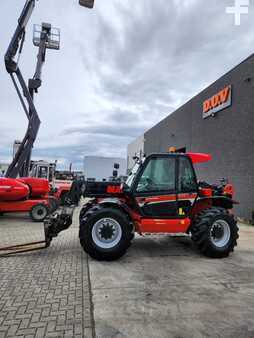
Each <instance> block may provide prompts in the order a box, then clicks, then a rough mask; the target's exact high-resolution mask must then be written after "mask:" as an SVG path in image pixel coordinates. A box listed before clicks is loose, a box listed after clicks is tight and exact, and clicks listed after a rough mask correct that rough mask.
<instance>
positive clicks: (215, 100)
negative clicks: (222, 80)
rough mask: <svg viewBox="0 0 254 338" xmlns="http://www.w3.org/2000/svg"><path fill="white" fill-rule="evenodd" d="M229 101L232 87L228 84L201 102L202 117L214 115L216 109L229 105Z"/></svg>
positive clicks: (230, 100)
mask: <svg viewBox="0 0 254 338" xmlns="http://www.w3.org/2000/svg"><path fill="white" fill-rule="evenodd" d="M231 102H232V87H231V86H228V87H226V88H224V89H222V90H221V91H220V92H219V93H218V94H216V95H214V96H213V97H211V98H210V99H208V100H206V101H205V102H204V103H203V118H204V119H205V118H207V117H209V116H214V115H215V113H217V112H218V111H221V110H222V109H225V108H227V107H229V106H231Z"/></svg>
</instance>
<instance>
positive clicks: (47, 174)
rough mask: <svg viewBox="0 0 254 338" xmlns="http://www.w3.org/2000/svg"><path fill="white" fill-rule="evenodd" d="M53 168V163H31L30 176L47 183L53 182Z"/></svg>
mask: <svg viewBox="0 0 254 338" xmlns="http://www.w3.org/2000/svg"><path fill="white" fill-rule="evenodd" d="M55 167H56V165H55V164H54V163H48V162H44V161H38V162H35V161H31V166H30V176H31V177H37V178H45V179H47V180H48V181H49V182H52V181H53V180H54V175H55Z"/></svg>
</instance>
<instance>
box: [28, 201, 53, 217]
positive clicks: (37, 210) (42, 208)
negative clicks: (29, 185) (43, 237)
mask: <svg viewBox="0 0 254 338" xmlns="http://www.w3.org/2000/svg"><path fill="white" fill-rule="evenodd" d="M48 214H49V208H48V207H47V206H46V205H45V204H43V203H38V204H36V205H34V206H33V207H32V209H31V210H30V212H29V215H30V217H31V219H32V220H33V221H34V222H43V221H44V219H45V218H46V217H47V216H48Z"/></svg>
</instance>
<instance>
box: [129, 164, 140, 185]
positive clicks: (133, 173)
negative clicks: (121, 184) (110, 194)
mask: <svg viewBox="0 0 254 338" xmlns="http://www.w3.org/2000/svg"><path fill="white" fill-rule="evenodd" d="M140 164H141V163H140V162H136V163H135V165H134V167H133V168H132V170H131V172H130V174H129V176H128V178H127V180H126V182H125V184H126V185H127V186H128V187H129V188H131V186H132V183H133V180H134V178H135V177H136V174H137V172H138V169H139V167H140Z"/></svg>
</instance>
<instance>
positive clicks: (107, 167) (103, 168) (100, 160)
mask: <svg viewBox="0 0 254 338" xmlns="http://www.w3.org/2000/svg"><path fill="white" fill-rule="evenodd" d="M115 163H118V164H119V165H120V168H119V169H118V176H126V169H127V164H126V159H124V158H114V157H99V156H85V158H84V173H85V177H86V178H87V179H89V178H90V179H91V178H95V179H96V181H101V180H103V179H106V180H108V179H109V177H111V176H112V174H113V170H114V164H115Z"/></svg>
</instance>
